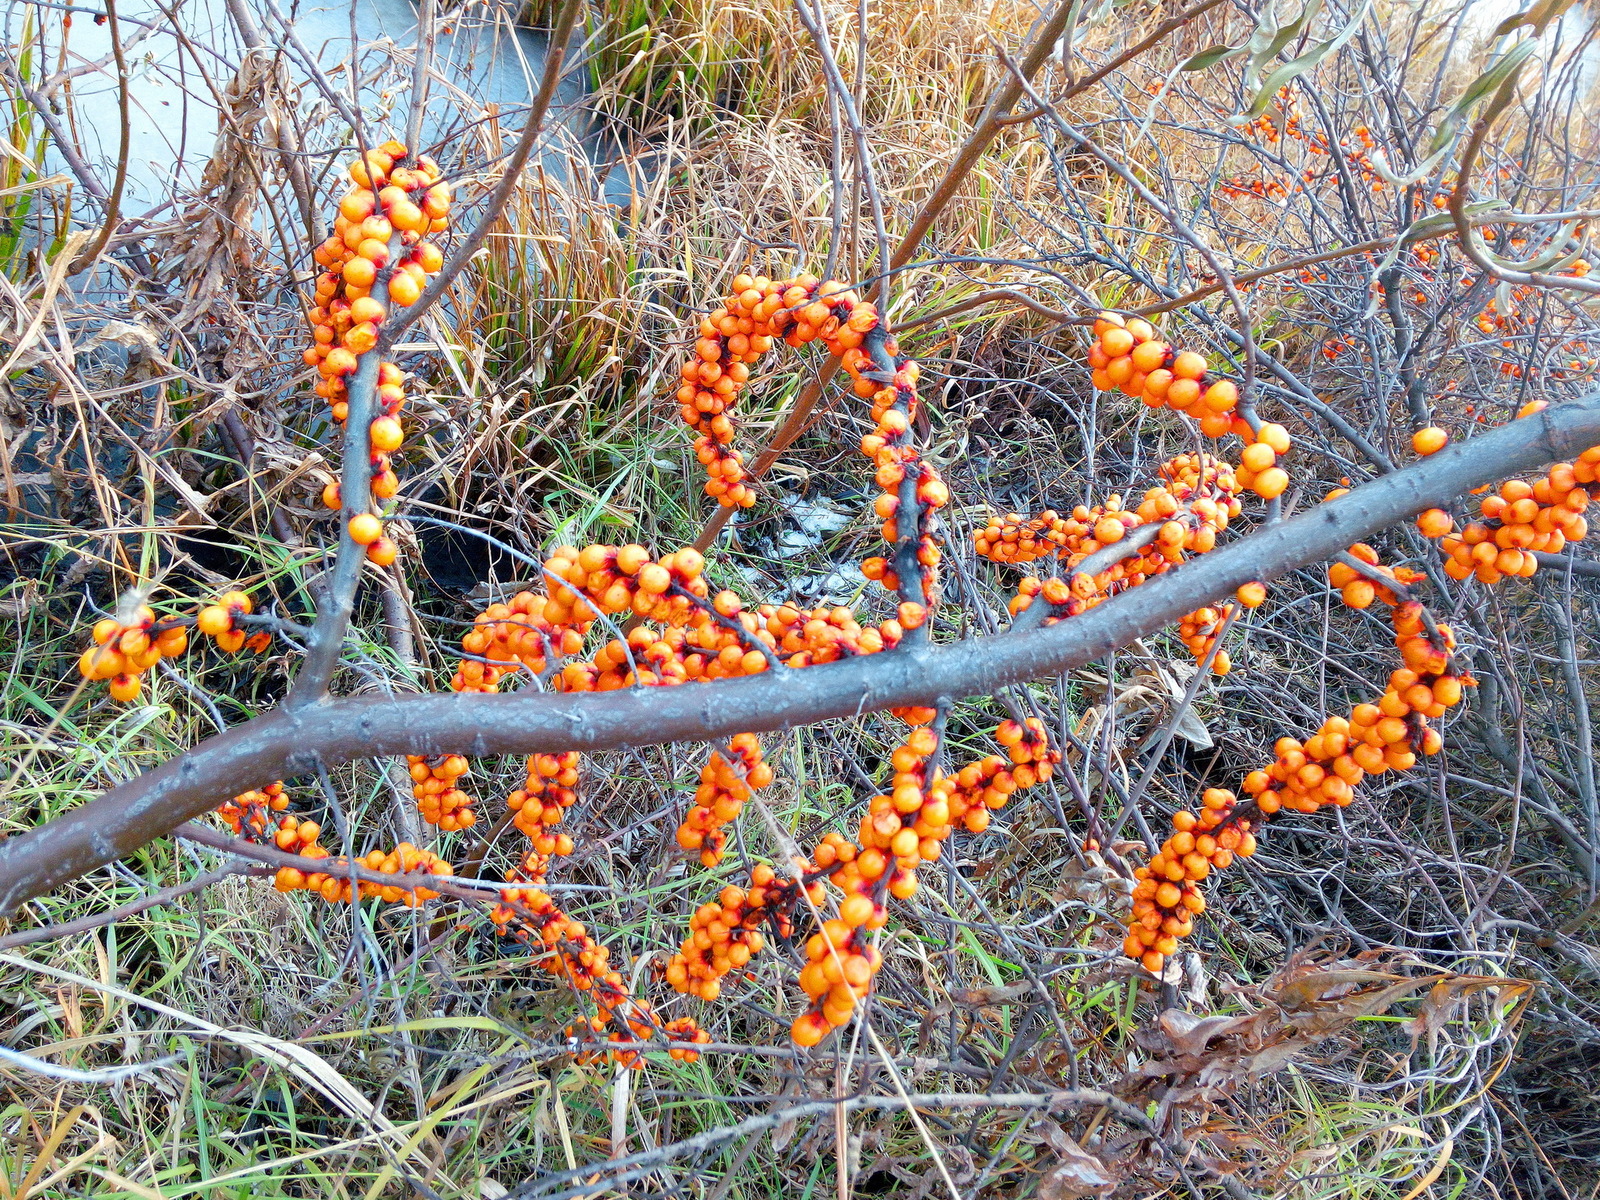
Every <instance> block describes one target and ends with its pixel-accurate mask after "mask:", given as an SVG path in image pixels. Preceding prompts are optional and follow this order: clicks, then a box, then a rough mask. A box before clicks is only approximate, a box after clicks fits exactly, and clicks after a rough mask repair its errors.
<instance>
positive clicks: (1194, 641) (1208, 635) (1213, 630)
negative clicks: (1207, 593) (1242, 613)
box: [1178, 604, 1237, 675]
mask: <svg viewBox="0 0 1600 1200" xmlns="http://www.w3.org/2000/svg"><path fill="white" fill-rule="evenodd" d="M1236 611H1237V610H1236V609H1235V608H1234V607H1233V605H1231V604H1222V605H1217V606H1212V605H1209V604H1208V605H1205V606H1204V607H1202V608H1197V609H1195V610H1194V611H1193V612H1192V613H1186V614H1185V615H1184V617H1183V619H1182V620H1180V621H1179V622H1178V638H1179V640H1180V641H1182V642H1183V644H1184V645H1185V646H1187V647H1189V653H1190V654H1192V655H1194V660H1195V662H1197V663H1203V662H1205V660H1206V655H1208V654H1210V653H1211V648H1212V647H1213V646H1214V645H1216V642H1217V637H1218V635H1219V634H1220V633H1221V632H1222V627H1223V625H1225V624H1226V623H1227V621H1228V619H1229V618H1230V617H1232V616H1233V614H1234V613H1235V612H1236ZM1231 670H1233V659H1232V658H1230V657H1229V655H1228V652H1227V651H1226V650H1218V651H1217V652H1216V655H1215V657H1213V658H1212V660H1211V673H1212V674H1213V675H1226V674H1227V673H1228V672H1229V671H1231Z"/></svg>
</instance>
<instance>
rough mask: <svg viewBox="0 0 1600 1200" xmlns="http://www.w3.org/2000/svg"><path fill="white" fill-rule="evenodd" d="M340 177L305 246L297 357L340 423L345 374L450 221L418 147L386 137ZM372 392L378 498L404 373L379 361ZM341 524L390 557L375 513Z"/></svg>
mask: <svg viewBox="0 0 1600 1200" xmlns="http://www.w3.org/2000/svg"><path fill="white" fill-rule="evenodd" d="M350 178H351V180H352V181H353V183H354V186H353V187H352V188H351V190H350V191H349V192H348V193H346V194H345V196H344V197H343V199H341V200H340V201H339V215H338V217H337V218H335V220H334V231H333V234H332V236H331V237H329V238H328V239H327V240H326V241H324V242H323V243H322V244H321V245H319V246H318V247H317V248H316V250H315V251H314V252H313V255H312V257H313V258H314V259H315V260H316V263H317V265H318V266H320V267H322V268H323V271H322V274H321V275H319V276H318V277H317V282H316V291H315V304H314V306H313V307H312V309H311V311H310V313H309V314H308V315H309V319H310V322H311V330H312V335H313V339H314V340H313V342H312V345H311V346H310V347H308V348H307V349H306V351H305V354H304V358H305V363H306V365H307V366H310V367H315V368H316V369H317V371H318V373H319V374H320V375H321V376H322V379H321V381H320V382H319V383H318V384H317V388H316V391H317V395H319V396H321V397H323V398H324V399H325V400H327V401H328V404H329V406H330V409H331V412H332V415H333V419H334V420H335V421H337V422H338V423H340V424H343V423H344V421H345V419H346V417H347V416H348V415H349V412H350V404H349V379H350V377H351V376H352V375H354V374H355V372H356V369H357V367H358V365H359V363H360V359H361V356H362V355H364V354H366V353H367V352H368V351H370V350H372V349H373V348H374V347H375V346H376V345H377V344H378V338H379V333H380V330H381V329H382V326H383V322H384V319H385V317H387V316H388V313H389V306H390V305H394V306H398V307H400V308H409V307H410V306H411V305H413V304H415V303H416V302H417V299H418V298H419V297H420V296H421V295H422V291H423V289H424V288H425V287H427V284H428V280H429V278H430V277H431V276H433V275H436V274H437V273H438V272H439V271H440V269H441V268H442V267H443V266H444V254H443V253H442V252H441V251H440V249H439V247H438V246H437V245H435V244H434V243H433V242H431V241H428V240H427V235H429V234H437V233H441V232H443V231H444V230H446V229H448V228H449V227H450V220H449V213H450V185H449V184H447V183H445V182H444V181H443V179H442V178H441V172H440V170H439V164H438V163H436V162H434V161H433V159H431V158H429V157H428V156H427V155H425V154H419V155H417V156H416V157H414V158H413V157H412V156H411V154H410V152H409V151H408V150H407V149H406V147H405V146H404V145H402V144H401V143H400V142H396V141H388V142H385V143H383V145H382V146H380V147H378V148H377V149H376V150H369V151H368V152H367V153H366V154H365V155H364V156H363V157H362V158H361V159H359V160H358V161H356V162H355V163H353V164H351V167H350ZM375 291H376V293H377V294H374V292H375ZM375 399H376V407H375V411H374V412H373V414H372V418H371V419H372V423H371V426H370V427H369V429H368V431H367V436H368V441H369V444H370V452H371V466H372V485H371V486H372V495H373V496H374V497H375V498H376V499H378V500H380V501H383V500H388V499H392V498H393V497H394V495H395V493H396V492H397V491H398V490H399V487H400V483H399V479H398V478H397V477H396V476H395V473H394V470H393V468H392V467H391V466H390V457H389V456H390V455H391V454H393V453H394V452H395V451H397V450H399V449H400V446H401V443H402V442H403V441H404V437H405V434H404V430H403V429H402V428H401V425H400V412H401V409H402V408H403V406H404V404H405V387H404V376H403V375H402V374H401V371H400V368H399V367H398V366H397V365H395V364H394V363H391V362H385V363H381V364H379V367H378V374H377V390H376V396H375ZM322 500H323V503H324V504H325V505H327V507H329V508H331V509H334V510H336V511H337V510H338V509H340V508H342V507H343V500H342V498H341V495H340V489H339V485H338V484H337V483H330V484H328V485H327V486H326V487H325V488H324V489H323V492H322ZM346 528H347V530H348V532H349V534H350V538H351V540H352V541H354V542H355V543H357V544H358V545H362V546H365V547H366V548H367V558H368V559H370V560H371V561H372V562H374V563H377V564H378V565H379V566H388V565H389V564H390V563H392V562H393V561H394V559H395V555H396V553H397V552H398V551H397V548H396V546H395V544H394V540H393V539H392V538H389V537H388V536H387V535H385V534H384V532H383V522H382V521H381V520H380V519H379V518H378V517H376V516H374V515H373V514H372V513H370V512H359V513H353V514H351V516H350V520H349V522H348V524H347V526H346Z"/></svg>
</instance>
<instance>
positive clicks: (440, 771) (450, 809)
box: [406, 754, 478, 833]
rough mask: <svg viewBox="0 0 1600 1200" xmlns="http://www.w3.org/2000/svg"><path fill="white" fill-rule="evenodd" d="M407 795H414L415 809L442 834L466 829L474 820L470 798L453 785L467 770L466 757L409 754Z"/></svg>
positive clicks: (407, 759) (407, 758) (407, 757)
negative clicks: (409, 779) (408, 790)
mask: <svg viewBox="0 0 1600 1200" xmlns="http://www.w3.org/2000/svg"><path fill="white" fill-rule="evenodd" d="M406 762H407V763H408V764H409V766H410V770H411V794H412V795H413V796H415V797H416V798H417V812H418V813H419V814H420V815H421V817H422V819H423V820H424V821H426V822H427V823H428V824H429V825H437V826H438V827H439V828H440V829H442V830H444V831H445V832H446V833H452V832H454V831H455V830H457V829H470V828H471V827H472V826H473V825H475V824H476V823H477V820H478V818H477V815H476V814H475V813H474V812H473V811H472V797H471V796H469V795H467V793H465V792H463V791H462V790H461V789H460V788H458V787H457V786H456V780H457V779H460V778H461V776H463V775H465V774H466V773H467V760H466V759H464V758H462V757H461V755H459V754H438V755H433V756H423V755H417V754H410V755H407V756H406Z"/></svg>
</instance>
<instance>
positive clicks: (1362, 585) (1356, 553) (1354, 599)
mask: <svg viewBox="0 0 1600 1200" xmlns="http://www.w3.org/2000/svg"><path fill="white" fill-rule="evenodd" d="M1350 556H1351V557H1352V558H1355V559H1358V560H1359V561H1361V562H1363V563H1365V564H1366V568H1367V569H1366V570H1365V571H1361V570H1357V569H1356V568H1355V567H1352V566H1350V564H1348V563H1334V564H1333V565H1332V566H1330V567H1329V568H1328V582H1329V583H1331V584H1332V585H1333V586H1334V587H1336V588H1338V589H1339V599H1340V600H1341V601H1342V602H1343V603H1344V605H1345V606H1346V607H1347V608H1367V607H1369V606H1370V605H1371V604H1372V602H1373V601H1374V600H1379V601H1381V602H1382V603H1384V604H1387V605H1389V606H1390V607H1391V608H1392V607H1393V606H1394V605H1396V604H1398V603H1399V599H1398V598H1397V596H1396V592H1395V586H1398V587H1399V588H1401V589H1404V588H1407V587H1410V586H1411V585H1412V584H1413V583H1420V582H1421V581H1422V580H1423V579H1425V578H1426V576H1425V575H1423V573H1422V572H1420V571H1413V570H1411V568H1409V567H1392V568H1391V567H1387V566H1384V565H1383V564H1382V563H1381V562H1379V561H1378V552H1377V551H1376V550H1374V549H1373V548H1372V547H1371V546H1369V545H1367V544H1366V543H1365V542H1357V543H1356V544H1355V545H1354V546H1351V547H1350ZM1373 576H1377V578H1376V579H1374V578H1373ZM1390 580H1392V581H1393V586H1392V585H1391V584H1390V583H1389V581H1390Z"/></svg>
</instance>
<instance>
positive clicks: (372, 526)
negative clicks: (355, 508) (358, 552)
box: [348, 513, 383, 546]
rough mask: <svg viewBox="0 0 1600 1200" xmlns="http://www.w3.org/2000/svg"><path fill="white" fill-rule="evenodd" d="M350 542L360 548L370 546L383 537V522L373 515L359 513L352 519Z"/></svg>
mask: <svg viewBox="0 0 1600 1200" xmlns="http://www.w3.org/2000/svg"><path fill="white" fill-rule="evenodd" d="M348 532H349V534H350V540H351V541H352V542H354V543H356V545H358V546H370V545H372V544H373V543H374V542H376V541H377V540H378V539H379V538H380V537H382V536H383V522H382V521H380V520H378V518H377V517H375V516H373V515H372V514H371V513H357V514H356V515H355V516H353V517H351V518H350V524H349V527H348Z"/></svg>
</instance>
